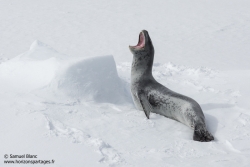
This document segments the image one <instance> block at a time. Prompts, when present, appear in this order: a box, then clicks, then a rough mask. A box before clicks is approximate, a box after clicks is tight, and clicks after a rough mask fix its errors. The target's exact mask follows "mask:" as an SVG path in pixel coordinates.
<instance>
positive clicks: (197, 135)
mask: <svg viewBox="0 0 250 167" xmlns="http://www.w3.org/2000/svg"><path fill="white" fill-rule="evenodd" d="M193 140H195V141H200V142H209V141H212V140H214V137H213V135H211V134H210V133H209V132H208V131H207V130H206V129H204V128H200V127H199V126H195V129H194V136H193Z"/></svg>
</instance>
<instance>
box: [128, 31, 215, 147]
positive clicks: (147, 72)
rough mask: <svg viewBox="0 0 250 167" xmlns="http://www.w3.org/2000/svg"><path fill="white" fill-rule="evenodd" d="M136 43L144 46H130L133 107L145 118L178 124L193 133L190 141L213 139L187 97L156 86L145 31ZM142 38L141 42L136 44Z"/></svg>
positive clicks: (151, 44)
mask: <svg viewBox="0 0 250 167" xmlns="http://www.w3.org/2000/svg"><path fill="white" fill-rule="evenodd" d="M141 33H142V34H140V35H144V38H140V37H139V42H138V43H142V42H144V46H143V47H141V44H140V47H138V46H135V47H132V46H130V51H131V52H132V54H133V63H132V69H131V93H132V97H133V100H134V103H135V105H136V107H137V108H138V109H139V110H143V111H144V112H145V114H146V116H147V118H149V114H150V112H154V113H157V114H160V115H163V116H165V117H167V118H170V119H174V120H176V121H178V122H181V123H183V124H185V125H187V126H189V127H190V128H192V129H193V130H194V134H193V140H196V141H201V142H203V141H204V142H207V141H211V140H214V137H213V136H212V135H211V134H210V133H209V132H208V130H207V128H206V124H205V116H204V114H203V112H202V109H201V107H200V105H199V104H198V103H197V102H196V101H195V100H193V99H192V98H190V97H187V96H184V95H181V94H179V93H176V92H174V91H172V90H170V89H168V88H166V87H165V86H163V85H161V84H160V83H158V82H157V81H156V80H155V79H154V77H153V75H152V67H153V61H154V46H153V43H152V41H151V39H150V37H149V34H148V32H147V31H146V30H143V31H142V32H141ZM141 39H144V40H145V41H140V40H141Z"/></svg>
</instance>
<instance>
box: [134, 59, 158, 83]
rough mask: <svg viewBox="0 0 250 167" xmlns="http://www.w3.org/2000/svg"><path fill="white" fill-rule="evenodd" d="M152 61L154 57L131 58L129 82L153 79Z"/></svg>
mask: <svg viewBox="0 0 250 167" xmlns="http://www.w3.org/2000/svg"><path fill="white" fill-rule="evenodd" d="M153 61H154V55H149V54H145V55H141V56H137V55H134V56H133V62H132V68H131V80H132V82H136V81H137V80H138V81H139V79H153V75H152V66H153Z"/></svg>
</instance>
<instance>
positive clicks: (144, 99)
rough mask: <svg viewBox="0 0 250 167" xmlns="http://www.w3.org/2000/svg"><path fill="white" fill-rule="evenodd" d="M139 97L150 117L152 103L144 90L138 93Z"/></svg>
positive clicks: (146, 113)
mask: <svg viewBox="0 0 250 167" xmlns="http://www.w3.org/2000/svg"><path fill="white" fill-rule="evenodd" d="M138 98H139V101H140V104H141V106H142V109H143V111H144V113H145V115H146V117H147V118H148V119H149V115H150V112H152V106H151V104H150V103H149V101H148V99H147V97H146V96H145V94H144V93H143V92H140V93H138Z"/></svg>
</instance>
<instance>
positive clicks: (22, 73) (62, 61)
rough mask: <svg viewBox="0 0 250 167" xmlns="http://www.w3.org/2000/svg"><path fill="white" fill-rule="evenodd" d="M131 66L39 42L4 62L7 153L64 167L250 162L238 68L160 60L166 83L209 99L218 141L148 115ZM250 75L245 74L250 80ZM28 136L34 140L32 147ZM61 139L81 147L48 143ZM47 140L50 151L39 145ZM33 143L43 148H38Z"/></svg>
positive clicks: (205, 102)
mask: <svg viewBox="0 0 250 167" xmlns="http://www.w3.org/2000/svg"><path fill="white" fill-rule="evenodd" d="M37 55H39V57H38V56H37ZM130 64H131V63H129V62H125V63H119V64H118V65H117V67H116V65H115V62H114V59H113V57H112V56H100V57H93V58H84V59H71V60H70V58H69V57H67V56H65V55H61V54H59V53H58V52H56V51H55V50H54V49H51V48H50V47H48V46H47V45H45V44H43V43H41V42H39V41H35V42H34V43H33V44H32V45H31V48H30V50H29V51H27V52H25V53H24V54H21V55H20V56H17V57H15V58H13V59H11V60H7V61H5V62H2V64H1V65H0V80H1V81H3V82H1V83H0V86H1V88H2V91H1V92H0V93H1V96H0V97H1V103H0V104H1V109H2V112H1V119H2V121H1V127H5V128H1V132H2V133H3V134H5V135H3V136H2V137H1V138H3V139H2V140H1V141H3V142H2V146H1V148H3V149H1V151H3V152H2V153H3V155H4V153H15V154H18V153H19V154H21V153H23V152H27V153H33V154H39V157H40V156H41V157H43V158H45V157H48V158H49V159H51V158H52V157H53V158H54V159H55V160H56V164H55V165H58V166H68V165H69V164H71V161H73V160H74V161H75V165H74V166H82V164H84V165H83V166H85V165H86V166H87V164H90V165H91V166H155V165H156V166H192V165H193V164H197V163H199V164H203V166H224V165H226V166H235V165H237V164H238V163H239V162H240V163H241V164H242V166H247V165H248V164H249V163H250V160H249V155H250V135H249V130H250V114H249V104H248V103H246V104H248V105H247V106H246V104H244V103H243V104H240V103H238V101H239V99H241V97H242V96H243V95H242V94H241V91H240V90H238V89H236V88H235V87H234V86H232V87H230V83H229V81H228V79H227V78H228V77H229V79H230V78H232V77H233V76H231V75H232V74H231V72H230V73H229V72H227V71H226V72H222V71H218V70H213V69H210V68H206V67H200V68H190V67H185V66H181V65H175V64H173V63H170V62H169V63H166V64H160V63H155V64H154V67H153V69H154V71H153V75H154V76H155V78H156V79H157V80H158V81H159V82H161V83H163V84H164V85H166V86H167V87H169V88H171V89H173V90H175V91H178V92H182V93H184V94H186V95H189V96H191V97H193V98H194V99H196V100H197V101H198V102H199V103H200V104H201V107H202V108H203V110H204V113H205V117H206V122H207V126H208V128H209V130H210V131H211V133H212V134H214V136H215V141H213V142H209V143H200V142H195V141H193V140H192V135H193V131H192V130H191V129H190V128H188V127H186V126H185V125H182V124H180V123H178V122H176V121H173V120H171V119H167V118H165V117H163V116H160V115H157V114H154V113H151V118H150V119H149V120H148V119H146V117H145V115H144V113H143V112H141V111H138V110H136V109H135V107H134V105H133V103H132V101H131V96H130V92H129V86H128V83H129V82H130V79H129V78H130V77H129V76H130V69H131V65H130ZM117 71H118V74H119V76H118V74H117ZM240 73H242V71H240ZM249 74H250V73H249V72H248V71H247V72H246V73H245V75H242V78H245V80H246V79H248V80H247V81H249V79H250V75H249ZM234 75H238V73H236V74H234ZM238 77H240V76H238ZM246 89H248V88H246ZM10 118H11V119H10ZM25 120H27V121H25ZM34 120H35V121H34ZM16 126H17V127H16ZM19 126H20V127H19ZM22 126H28V127H26V128H21V127H22ZM19 128H20V130H19ZM20 131H21V132H20ZM25 134H26V135H25ZM20 135H21V136H20ZM17 138H18V140H17ZM33 138H38V140H36V141H34V139H33ZM20 140H24V141H28V142H27V143H26V144H25V147H23V146H20V143H19V141H20ZM58 140H60V141H61V142H62V143H61V144H59V145H60V146H61V145H64V144H65V143H68V142H72V143H74V144H77V145H81V149H80V150H79V149H75V148H74V149H73V148H71V149H69V150H67V149H66V150H64V149H65V148H64V147H62V148H61V147H58V148H55V146H53V147H52V148H50V149H49V148H48V147H51V145H53V144H54V143H55V142H57V141H58ZM44 142H45V143H46V145H43V147H45V148H47V149H49V150H50V154H47V152H48V150H47V149H44V148H43V147H40V146H39V145H41V144H42V143H44ZM17 143H19V144H17ZM33 145H38V146H36V149H33V148H32V147H33ZM57 145H58V144H57ZM65 151H66V152H68V154H70V155H68V156H67V158H66V159H62V158H61V157H59V154H61V152H65ZM89 152H91V154H89ZM62 154H63V153H62ZM76 157H78V158H79V159H77V160H75V158H76ZM81 159H83V160H81Z"/></svg>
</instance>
